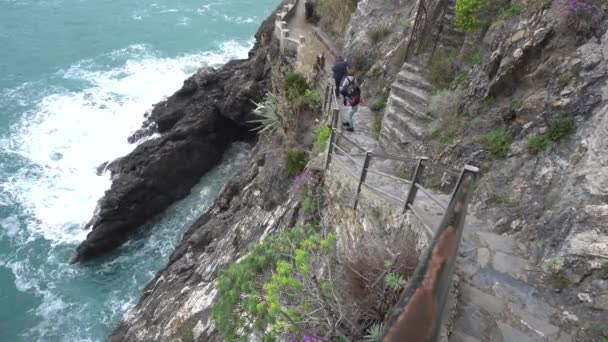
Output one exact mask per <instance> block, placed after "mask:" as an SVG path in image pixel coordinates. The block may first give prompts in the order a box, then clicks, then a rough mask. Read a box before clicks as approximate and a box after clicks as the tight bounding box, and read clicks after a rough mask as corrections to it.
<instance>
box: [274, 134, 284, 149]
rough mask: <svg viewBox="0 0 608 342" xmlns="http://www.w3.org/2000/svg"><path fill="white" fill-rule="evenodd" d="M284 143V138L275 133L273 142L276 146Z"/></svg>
mask: <svg viewBox="0 0 608 342" xmlns="http://www.w3.org/2000/svg"><path fill="white" fill-rule="evenodd" d="M282 143H283V139H281V136H280V135H278V134H275V135H273V136H272V144H273V145H275V146H279V145H281V144H282Z"/></svg>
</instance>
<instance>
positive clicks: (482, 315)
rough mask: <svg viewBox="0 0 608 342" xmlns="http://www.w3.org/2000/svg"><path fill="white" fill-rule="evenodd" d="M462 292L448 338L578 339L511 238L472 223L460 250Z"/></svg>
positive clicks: (494, 341)
mask: <svg viewBox="0 0 608 342" xmlns="http://www.w3.org/2000/svg"><path fill="white" fill-rule="evenodd" d="M457 265H458V270H459V273H460V288H459V291H460V297H459V300H458V305H457V312H456V316H455V318H454V323H453V327H452V332H451V335H450V337H449V341H450V342H490V341H491V342H532V341H535V342H536V341H538V342H541V341H555V342H566V341H568V342H574V341H575V338H574V337H573V336H572V335H570V333H569V332H567V331H565V330H563V329H562V328H560V327H559V326H561V325H563V324H561V323H560V322H559V316H560V314H561V311H560V310H558V309H557V308H556V307H553V306H552V305H550V304H549V302H550V301H551V300H550V298H547V297H546V296H547V292H546V291H542V290H541V289H538V288H537V287H536V286H535V285H532V284H531V281H530V275H529V273H530V270H531V269H532V267H531V265H529V263H528V259H527V258H526V250H525V247H524V246H523V245H521V244H520V243H518V242H517V241H515V240H514V239H513V238H510V237H505V236H501V235H497V234H494V233H492V232H488V231H471V230H470V229H469V225H468V224H467V227H466V228H465V234H464V236H463V241H462V244H461V246H460V250H459V258H458V261H457Z"/></svg>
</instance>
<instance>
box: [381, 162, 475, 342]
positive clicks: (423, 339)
mask: <svg viewBox="0 0 608 342" xmlns="http://www.w3.org/2000/svg"><path fill="white" fill-rule="evenodd" d="M478 172H479V170H478V169H477V168H476V167H472V166H465V167H464V169H463V170H462V173H461V175H460V178H459V179H458V182H457V184H456V187H455V188H454V192H453V195H452V198H451V200H450V202H449V204H448V207H447V210H446V212H445V215H444V216H443V220H442V221H441V224H440V225H439V229H438V230H437V232H435V235H434V237H433V240H432V242H431V244H430V246H429V247H428V248H427V250H426V252H425V255H424V256H423V258H422V259H421V261H420V262H419V263H418V267H417V268H416V271H415V272H414V275H413V277H412V278H411V279H410V281H409V284H408V286H407V288H406V289H405V290H404V291H403V294H402V295H401V298H400V299H399V301H398V302H397V304H396V305H395V306H394V307H393V309H392V310H391V312H390V313H389V315H388V316H387V319H386V323H387V324H386V326H387V329H386V330H385V332H384V336H383V338H382V341H383V342H397V341H399V342H401V341H416V342H435V341H437V339H438V337H439V332H440V330H441V324H442V320H443V315H444V308H445V304H446V302H447V300H448V296H449V293H450V288H451V287H452V277H453V275H454V270H455V262H456V256H457V255H458V247H459V245H460V240H461V238H462V232H463V230H464V222H465V217H466V214H467V204H468V200H469V198H470V195H471V192H472V191H473V183H474V181H475V178H476V177H477V174H478Z"/></svg>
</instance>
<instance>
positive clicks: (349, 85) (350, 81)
mask: <svg viewBox="0 0 608 342" xmlns="http://www.w3.org/2000/svg"><path fill="white" fill-rule="evenodd" d="M356 86H357V82H356V80H355V76H354V75H353V73H352V72H349V73H348V76H346V77H344V79H343V80H342V83H340V94H341V95H342V96H344V99H343V100H342V101H343V103H344V105H345V106H346V97H347V96H349V95H350V94H352V93H353V91H354V89H355V87H356Z"/></svg>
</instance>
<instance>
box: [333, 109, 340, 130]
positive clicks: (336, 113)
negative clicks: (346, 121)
mask: <svg viewBox="0 0 608 342" xmlns="http://www.w3.org/2000/svg"><path fill="white" fill-rule="evenodd" d="M339 119H340V109H339V108H334V110H333V113H332V122H331V125H332V127H334V128H338V120H339Z"/></svg>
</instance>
